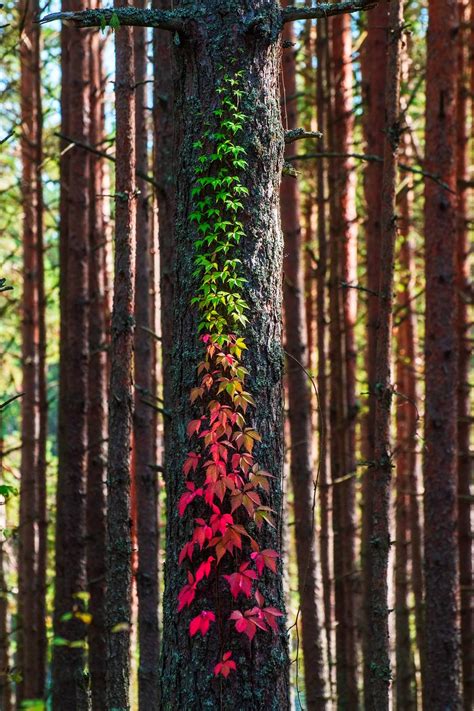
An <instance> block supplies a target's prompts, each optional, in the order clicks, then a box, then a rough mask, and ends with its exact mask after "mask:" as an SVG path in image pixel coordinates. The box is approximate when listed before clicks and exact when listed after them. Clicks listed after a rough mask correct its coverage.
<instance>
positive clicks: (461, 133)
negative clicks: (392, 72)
mask: <svg viewBox="0 0 474 711" xmlns="http://www.w3.org/2000/svg"><path fill="white" fill-rule="evenodd" d="M468 7H469V3H468V1H467V0H460V2H459V12H460V20H461V31H460V33H459V39H458V72H457V78H458V95H457V102H458V108H457V178H458V181H461V180H466V179H467V177H468V176H467V167H468V136H467V125H468V124H467V102H468V96H469V83H468V79H469V77H468V67H469V65H468V63H467V36H468V32H467V30H466V29H465V28H466V27H467V26H468V20H469V10H468ZM472 19H473V18H472V17H471V21H472ZM471 71H472V65H471ZM457 214H458V236H457V248H456V275H457V276H456V286H457V321H456V329H457V338H458V349H459V354H458V375H457V378H458V386H457V398H458V423H457V426H458V435H457V436H458V440H457V475H458V507H459V523H458V536H459V582H460V586H461V659H462V673H463V687H462V689H463V703H464V708H465V709H466V711H467V709H471V708H472V707H473V705H474V620H473V603H472V570H473V565H472V529H471V507H472V501H471V500H470V493H471V490H470V485H471V479H472V462H471V456H470V451H469V450H470V386H469V363H470V359H471V353H472V348H471V345H470V341H469V324H468V305H467V304H468V299H469V264H468V254H469V245H468V221H467V220H468V201H467V190H466V189H465V188H462V187H461V188H460V189H459V195H458V211H457Z"/></svg>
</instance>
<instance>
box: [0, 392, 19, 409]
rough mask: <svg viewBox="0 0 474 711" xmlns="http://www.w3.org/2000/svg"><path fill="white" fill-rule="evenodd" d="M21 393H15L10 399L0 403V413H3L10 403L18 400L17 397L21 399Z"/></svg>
mask: <svg viewBox="0 0 474 711" xmlns="http://www.w3.org/2000/svg"><path fill="white" fill-rule="evenodd" d="M22 396H23V393H17V394H16V395H12V397H10V398H8V400H5V402H2V403H0V412H3V410H5V409H6V408H7V407H8V405H11V403H12V402H14V401H15V400H18V398H19V397H22Z"/></svg>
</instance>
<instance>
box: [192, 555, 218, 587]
mask: <svg viewBox="0 0 474 711" xmlns="http://www.w3.org/2000/svg"><path fill="white" fill-rule="evenodd" d="M214 560H215V558H214V556H213V555H210V556H209V558H208V559H207V560H205V561H204V562H203V563H201V565H200V566H199V568H198V569H197V570H196V582H197V583H198V582H199V581H200V580H202V579H203V578H208V577H209V575H210V574H211V568H212V563H213V561H214Z"/></svg>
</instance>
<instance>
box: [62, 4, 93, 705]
mask: <svg viewBox="0 0 474 711" xmlns="http://www.w3.org/2000/svg"><path fill="white" fill-rule="evenodd" d="M83 7H84V4H83V3H82V0H77V2H75V3H74V4H72V3H71V8H72V9H76V10H79V9H82V8H83ZM67 9H69V7H68V8H67ZM64 39H65V41H66V42H67V41H68V39H69V40H71V41H70V42H69V44H68V47H67V50H66V61H67V62H68V66H67V71H66V73H65V76H64V77H63V82H67V84H64V83H63V93H62V105H63V107H65V108H66V114H65V119H64V120H65V122H66V127H67V129H66V130H67V132H68V135H69V136H70V137H71V138H72V139H74V140H77V141H79V142H81V143H87V142H88V140H89V83H88V82H89V42H90V35H89V33H88V32H83V33H81V34H77V33H74V35H73V37H70V36H69V35H66V36H65V37H64ZM70 107H73V110H71V108H70ZM89 159H90V155H89V153H88V152H87V151H85V150H83V149H81V148H77V147H75V148H74V149H73V150H72V151H71V155H70V159H69V160H68V161H67V163H63V165H62V166H61V167H62V168H63V169H66V170H67V174H64V173H62V175H61V181H62V186H63V199H64V201H65V202H64V204H63V205H62V210H61V217H62V220H63V222H62V224H61V233H62V234H61V240H62V241H63V245H62V247H61V254H60V258H61V269H64V273H63V274H62V276H63V277H64V281H63V282H62V284H61V286H62V289H61V299H62V300H63V301H64V303H63V305H62V308H61V311H62V313H61V339H64V343H63V347H62V350H61V354H60V358H61V363H60V378H61V382H60V389H61V393H60V398H61V401H62V402H60V413H59V418H60V419H59V431H58V449H59V462H58V487H57V521H56V576H55V579H56V589H55V611H54V634H55V637H60V638H63V639H65V640H67V642H68V643H69V644H70V643H76V644H75V645H74V646H73V647H71V646H69V644H68V645H64V644H63V645H60V646H59V645H56V646H55V647H54V654H53V708H54V709H55V710H58V711H59V709H63V708H65V707H67V708H76V709H78V710H80V709H83V708H84V709H85V708H87V683H86V682H87V680H86V675H85V653H84V647H83V646H82V645H81V642H84V640H85V637H86V634H87V629H86V626H85V624H84V623H83V621H82V620H81V619H80V618H79V617H76V616H75V615H74V614H73V616H72V618H71V619H69V615H70V614H71V613H75V612H80V611H81V608H82V606H83V602H82V600H81V598H80V593H81V592H84V591H85V588H86V557H85V554H86V549H85V545H84V538H85V524H86V506H85V504H86V466H87V399H88V350H89V349H88V310H89V309H88V300H89V293H88V271H89V268H88V259H89V254H88V253H89ZM63 319H64V320H65V323H64V324H63ZM78 595H79V597H78ZM65 616H66V617H65Z"/></svg>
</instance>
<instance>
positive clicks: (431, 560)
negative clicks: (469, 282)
mask: <svg viewBox="0 0 474 711" xmlns="http://www.w3.org/2000/svg"><path fill="white" fill-rule="evenodd" d="M458 31H459V14H458V3H457V0H447V2H445V3H443V5H442V6H441V5H440V4H439V3H438V2H436V0H431V1H430V3H429V25H428V55H427V74H426V82H427V86H426V160H425V168H426V170H427V171H430V172H434V171H435V172H436V174H437V175H439V176H440V179H441V180H442V181H443V182H444V183H445V184H447V185H449V187H450V190H451V191H452V192H450V191H448V190H446V189H445V188H442V187H441V186H440V185H438V184H436V183H435V182H434V181H432V180H431V181H430V180H427V181H426V183H425V245H426V247H425V259H426V326H425V330H426V335H425V359H426V366H425V373H426V375H425V385H426V405H425V411H426V415H425V461H424V484H425V496H424V511H425V583H426V605H425V615H426V616H425V619H426V686H425V689H424V697H423V705H424V708H425V709H429V710H430V711H437V710H438V709H439V710H441V709H444V710H445V709H458V708H459V707H460V703H461V702H460V688H459V677H460V655H459V630H458V613H459V611H458V603H457V599H458V592H459V588H458V583H459V580H458V563H457V561H458V540H457V505H456V503H457V502H456V498H457V476H456V467H457V447H456V442H457V427H456V421H457V397H456V388H457V383H458V380H457V372H458V367H457V365H458V349H457V343H456V341H457V337H456V269H455V256H456V236H457V235H456V197H455V192H456V168H457V166H456V119H457V112H456V85H457V76H458V67H457V59H458V53H457V41H458V37H457V35H458Z"/></svg>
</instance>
